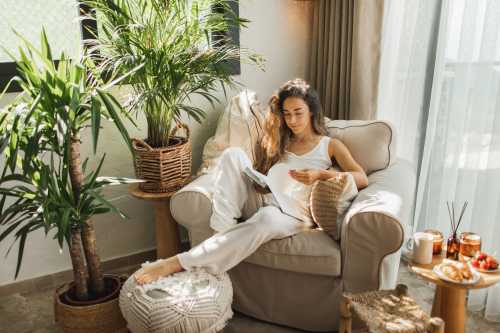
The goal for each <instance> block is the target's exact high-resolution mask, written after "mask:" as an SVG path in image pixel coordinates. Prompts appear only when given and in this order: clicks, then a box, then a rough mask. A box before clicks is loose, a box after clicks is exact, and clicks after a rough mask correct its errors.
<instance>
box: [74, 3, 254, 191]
mask: <svg viewBox="0 0 500 333" xmlns="http://www.w3.org/2000/svg"><path fill="white" fill-rule="evenodd" d="M84 2H85V3H86V4H87V5H88V6H89V7H90V8H93V9H94V10H95V16H96V17H97V18H98V20H97V21H98V25H99V33H98V34H94V36H95V38H94V39H92V40H88V41H87V43H88V44H89V45H90V47H89V49H90V50H92V54H93V55H94V57H95V60H96V62H98V63H99V64H100V67H101V70H102V71H104V72H109V73H125V72H129V71H130V70H131V69H133V68H137V67H138V66H140V69H139V70H137V71H135V72H134V73H133V74H131V75H130V77H129V79H128V82H129V83H130V84H131V86H132V90H133V93H132V95H131V97H130V99H129V103H128V105H127V108H128V109H129V110H130V111H132V112H135V113H136V114H137V113H142V114H143V115H144V116H145V119H146V122H147V137H146V138H145V139H144V140H141V139H133V140H132V141H133V147H134V152H135V154H134V156H135V161H134V165H135V168H136V176H137V178H140V179H144V180H147V182H144V183H141V184H140V187H141V189H142V190H144V191H146V192H173V191H175V190H177V189H179V188H180V187H182V186H183V185H184V184H185V182H186V181H187V179H188V178H189V177H190V176H191V145H190V140H189V129H188V127H187V126H186V125H185V124H184V123H183V120H182V117H183V115H187V116H188V117H190V118H192V119H194V120H195V121H197V122H201V121H202V120H203V119H204V117H205V112H204V111H203V110H202V109H201V108H199V107H196V106H194V105H192V104H191V98H192V97H193V96H194V95H198V96H201V97H202V98H204V99H205V100H207V101H208V102H210V103H211V105H212V106H213V105H214V103H215V102H217V101H218V98H217V96H216V92H217V87H219V85H220V86H221V87H222V88H223V90H224V92H225V91H226V90H225V89H226V86H233V85H234V84H235V83H236V82H235V80H234V77H233V76H231V72H230V70H229V67H228V66H227V63H228V61H231V60H234V59H240V57H241V58H242V61H248V62H250V63H253V64H258V65H260V64H261V63H262V61H261V58H260V57H259V56H257V55H255V54H250V53H249V52H247V51H246V50H244V49H240V48H239V47H238V46H237V45H235V44H234V43H233V42H231V41H230V39H229V38H228V37H226V36H227V32H228V30H229V28H230V27H231V26H237V27H238V28H239V27H240V26H244V24H245V23H246V22H247V21H246V20H244V19H240V18H239V17H238V16H237V15H235V13H234V12H233V11H232V10H231V8H230V6H229V2H228V1H227V0H190V1H186V0H169V1H165V0H121V1H116V0H84ZM214 9H216V10H214ZM87 18H88V19H93V17H92V16H89V17H87ZM213 32H216V33H217V34H216V36H217V38H215V40H213V38H211V36H213V35H212V33H213ZM179 128H184V129H185V130H186V137H185V138H184V137H180V136H177V135H176V134H177V129H179Z"/></svg>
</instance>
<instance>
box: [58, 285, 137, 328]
mask: <svg viewBox="0 0 500 333" xmlns="http://www.w3.org/2000/svg"><path fill="white" fill-rule="evenodd" d="M105 278H107V279H109V278H111V279H118V281H119V282H118V286H117V289H118V290H117V291H116V292H115V293H114V294H115V297H114V298H111V299H107V300H105V301H103V302H100V303H97V304H90V305H84V306H82V305H79V306H73V305H68V304H66V303H65V302H64V301H63V299H64V295H65V294H66V293H67V292H68V290H70V288H71V284H68V283H67V284H63V285H62V286H60V287H59V288H57V289H56V291H55V293H54V317H55V322H56V323H57V325H58V326H59V327H60V328H61V329H62V331H63V332H64V333H126V332H128V330H127V322H126V321H125V319H124V318H123V316H122V313H121V311H120V307H119V304H118V295H119V292H118V291H119V290H120V289H121V285H122V283H123V278H120V277H118V276H105Z"/></svg>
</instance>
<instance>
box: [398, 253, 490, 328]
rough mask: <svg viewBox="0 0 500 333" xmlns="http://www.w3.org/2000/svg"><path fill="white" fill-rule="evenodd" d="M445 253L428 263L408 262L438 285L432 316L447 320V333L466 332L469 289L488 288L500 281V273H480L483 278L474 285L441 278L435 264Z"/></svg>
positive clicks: (421, 275) (412, 267) (418, 273)
mask: <svg viewBox="0 0 500 333" xmlns="http://www.w3.org/2000/svg"><path fill="white" fill-rule="evenodd" d="M443 258H444V254H441V255H435V256H434V257H433V259H432V263H430V264H428V265H420V264H415V263H413V262H411V261H409V262H408V266H409V267H410V270H411V271H413V272H414V273H415V274H417V275H418V276H420V277H421V278H423V279H424V280H426V281H429V282H432V283H434V284H435V285H436V291H435V293H434V302H433V304H432V316H433V317H440V318H442V319H443V320H444V322H445V332H446V333H464V332H465V321H466V318H467V313H466V310H465V307H466V304H465V299H466V294H467V290H469V289H481V288H487V287H490V286H492V285H494V284H495V283H497V282H500V273H479V274H481V278H480V279H479V281H478V282H477V283H476V284H474V285H463V284H457V283H452V282H447V281H444V280H441V279H440V278H439V277H438V276H437V274H436V273H434V271H433V269H434V266H436V265H439V264H440V263H441V262H442V261H443Z"/></svg>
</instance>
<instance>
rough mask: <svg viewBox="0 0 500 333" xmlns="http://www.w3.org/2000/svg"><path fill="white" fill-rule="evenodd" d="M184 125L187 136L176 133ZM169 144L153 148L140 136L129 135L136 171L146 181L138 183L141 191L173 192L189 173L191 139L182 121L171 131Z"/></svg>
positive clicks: (187, 177)
mask: <svg viewBox="0 0 500 333" xmlns="http://www.w3.org/2000/svg"><path fill="white" fill-rule="evenodd" d="M178 128H184V129H185V131H186V137H185V138H184V137H180V136H175V133H176V131H177V129H178ZM171 141H173V144H172V145H169V146H168V147H163V148H152V147H151V146H150V145H148V144H147V143H146V142H144V141H143V140H139V139H132V145H133V148H134V153H135V154H134V155H135V174H136V177H137V178H139V179H143V180H146V181H147V182H144V183H140V184H139V187H140V189H141V190H143V191H144V192H152V193H159V192H162V193H164V192H175V191H177V190H179V189H180V188H181V187H182V186H184V185H185V184H186V182H187V181H188V180H189V178H190V177H191V139H190V132H189V128H188V127H187V126H186V125H184V124H181V125H179V126H178V127H176V129H175V130H174V131H173V133H172V136H171Z"/></svg>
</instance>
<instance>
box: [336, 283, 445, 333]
mask: <svg viewBox="0 0 500 333" xmlns="http://www.w3.org/2000/svg"><path fill="white" fill-rule="evenodd" d="M353 313H354V314H355V315H356V316H358V317H359V319H361V320H362V321H363V322H364V323H365V324H366V325H367V326H368V330H369V332H371V333H444V321H443V320H442V319H441V318H437V317H435V318H430V316H429V315H428V314H427V313H425V312H424V311H423V310H422V309H421V308H420V306H418V304H417V303H416V302H415V301H414V300H413V299H412V298H411V297H409V296H408V287H407V286H405V285H404V284H399V285H398V286H397V287H396V289H394V290H380V291H368V292H364V293H359V294H350V293H347V294H344V296H343V297H342V302H341V305H340V314H341V318H340V328H339V333H351V326H352V314H353Z"/></svg>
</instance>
